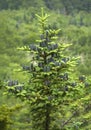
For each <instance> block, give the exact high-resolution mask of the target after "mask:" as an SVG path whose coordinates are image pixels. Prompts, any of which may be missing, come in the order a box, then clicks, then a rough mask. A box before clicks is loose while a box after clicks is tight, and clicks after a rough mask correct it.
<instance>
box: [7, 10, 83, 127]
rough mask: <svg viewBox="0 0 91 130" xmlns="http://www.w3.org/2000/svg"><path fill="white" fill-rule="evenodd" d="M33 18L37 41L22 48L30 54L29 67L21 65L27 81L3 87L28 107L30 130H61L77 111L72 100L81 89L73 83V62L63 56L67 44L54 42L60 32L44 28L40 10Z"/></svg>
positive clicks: (45, 23)
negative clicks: (36, 24)
mask: <svg viewBox="0 0 91 130" xmlns="http://www.w3.org/2000/svg"><path fill="white" fill-rule="evenodd" d="M36 16H37V18H38V20H39V24H40V28H39V29H40V30H39V31H40V39H39V40H37V43H36V44H31V45H30V46H29V47H24V50H25V51H29V52H30V55H31V58H30V62H29V65H24V66H23V70H25V71H27V72H28V73H29V74H30V75H29V76H30V80H29V82H28V83H26V84H25V85H24V86H21V85H19V84H18V83H17V84H16V82H13V81H10V82H9V84H8V86H9V87H7V88H8V89H9V90H10V92H12V93H15V94H16V95H17V96H18V97H21V98H22V99H25V100H26V101H28V103H29V104H30V115H31V129H32V130H63V129H65V125H67V124H68V123H69V122H70V120H71V119H72V118H73V117H74V116H75V115H76V114H77V112H78V109H77V107H78V106H79V104H78V105H77V104H74V102H73V101H74V100H76V99H78V98H80V96H81V95H82V94H83V91H82V89H83V86H82V84H79V85H78V84H76V81H75V80H74V73H73V72H74V71H75V68H74V66H75V63H76V62H75V60H76V59H75V58H71V57H69V56H68V53H66V50H68V47H69V46H70V45H69V44H67V43H63V42H60V43H59V42H58V41H59V39H58V37H57V35H58V34H59V32H60V29H58V30H54V29H51V27H50V26H48V25H47V23H48V21H47V20H48V17H49V15H47V14H45V13H44V12H43V9H42V14H41V16H40V15H36ZM57 39H58V40H57ZM72 68H74V70H73V69H72ZM80 78H81V77H80ZM81 82H82V81H81ZM14 85H15V87H14V88H13V87H12V86H14ZM81 88H82V89H81ZM72 103H73V104H72ZM69 105H70V107H68V106H69ZM76 109H77V110H76ZM66 112H69V114H68V115H66ZM69 115H72V116H69ZM67 119H68V120H67ZM68 127H70V126H69V125H68ZM70 128H71V127H70Z"/></svg>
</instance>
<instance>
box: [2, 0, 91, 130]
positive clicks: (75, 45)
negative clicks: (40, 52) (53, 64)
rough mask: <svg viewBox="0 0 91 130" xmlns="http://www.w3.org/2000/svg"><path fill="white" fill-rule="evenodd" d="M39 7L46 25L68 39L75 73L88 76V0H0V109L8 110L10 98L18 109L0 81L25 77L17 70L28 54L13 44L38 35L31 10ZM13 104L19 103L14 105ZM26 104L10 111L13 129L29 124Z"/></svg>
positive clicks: (90, 55) (90, 45)
mask: <svg viewBox="0 0 91 130" xmlns="http://www.w3.org/2000/svg"><path fill="white" fill-rule="evenodd" d="M41 7H43V8H44V10H45V12H46V13H48V14H49V15H50V17H49V21H50V27H51V28H54V29H58V28H60V29H61V32H60V39H61V40H62V41H63V42H67V43H72V46H71V48H70V50H69V51H70V55H72V56H79V57H80V60H79V61H78V65H77V68H76V73H77V74H78V75H86V76H87V77H88V78H90V77H91V76H90V73H91V0H83V1H82V0H65V1H64V0H16V1H14V0H4V1H3V0H0V87H1V90H0V97H1V98H0V105H1V112H2V109H3V107H5V109H7V110H8V107H9V108H11V107H12V106H13V105H15V103H14V102H16V107H14V109H17V108H19V109H20V107H21V106H22V104H23V103H22V102H21V101H20V100H19V99H16V98H15V97H14V96H12V99H11V98H10V97H7V96H6V95H3V92H4V87H2V86H3V85H2V84H3V83H2V82H3V81H4V82H7V81H8V80H19V82H21V83H23V82H26V80H27V79H28V76H27V75H26V73H24V72H18V71H19V68H20V66H22V65H23V64H24V63H25V62H26V61H27V60H28V59H29V58H30V57H29V54H26V53H24V52H22V51H19V49H17V48H19V47H22V46H26V45H30V44H33V43H34V42H35V40H36V39H38V37H39V35H38V29H37V26H38V23H37V19H36V16H35V14H36V13H40V8H41ZM6 102H7V103H6ZM17 104H21V105H20V106H19V105H18V106H17ZM5 105H7V106H5ZM23 105H25V104H23ZM28 107H29V106H28V105H27V108H25V107H23V108H22V109H21V110H20V112H19V113H18V114H17V112H15V113H14V114H16V115H17V116H16V117H13V119H12V120H14V124H13V125H10V128H11V129H12V127H15V126H16V129H17V130H18V129H19V130H23V129H26V130H28V129H29V125H30V124H29V123H28V121H26V120H28V119H29V118H30V117H28V116H29V114H28V113H29V111H28ZM12 109H13V108H12ZM21 116H22V118H21ZM10 118H12V116H10ZM23 122H26V123H25V124H23ZM10 128H9V129H10ZM89 128H91V126H89Z"/></svg>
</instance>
